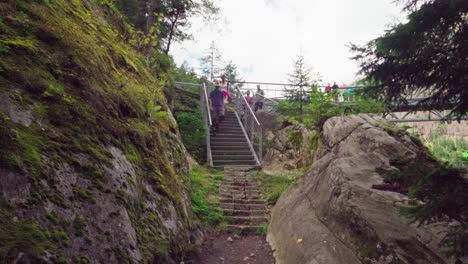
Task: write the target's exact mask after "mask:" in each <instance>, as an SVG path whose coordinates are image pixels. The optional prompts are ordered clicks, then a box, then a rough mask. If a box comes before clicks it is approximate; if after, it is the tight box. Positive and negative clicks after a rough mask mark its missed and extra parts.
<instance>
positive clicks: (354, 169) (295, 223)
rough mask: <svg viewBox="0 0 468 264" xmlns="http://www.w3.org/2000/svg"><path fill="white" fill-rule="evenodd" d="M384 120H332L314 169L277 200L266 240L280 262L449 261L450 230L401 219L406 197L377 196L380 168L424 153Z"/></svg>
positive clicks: (379, 193)
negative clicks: (444, 247)
mask: <svg viewBox="0 0 468 264" xmlns="http://www.w3.org/2000/svg"><path fill="white" fill-rule="evenodd" d="M392 129H393V128H392V126H391V125H390V124H388V123H387V122H386V121H385V120H384V119H382V118H380V117H377V116H369V115H358V116H345V117H333V118H331V119H329V120H328V121H327V122H326V123H325V125H324V127H323V135H324V138H323V141H324V142H323V143H324V144H323V146H322V147H320V149H319V150H318V151H317V154H316V156H315V160H314V163H313V164H312V166H311V167H310V169H309V170H308V171H307V173H306V174H304V175H303V176H302V177H300V178H299V179H298V181H297V182H296V183H295V184H294V185H292V186H291V187H290V188H289V189H288V190H287V191H285V192H284V193H283V195H282V196H281V197H280V199H279V200H278V202H277V204H276V205H275V206H274V208H273V210H272V216H271V222H270V226H269V230H268V235H267V240H268V242H269V243H270V244H271V246H272V248H273V249H274V250H275V257H276V260H277V263H279V264H282V263H313V264H319V263H337V264H338V263H408V264H409V263H446V260H445V259H443V258H442V257H440V256H439V255H438V252H439V251H440V248H439V246H438V244H439V242H440V241H441V239H442V235H441V234H440V233H438V231H441V230H444V227H440V226H430V227H429V226H422V227H416V226H415V225H414V224H413V225H409V224H408V219H406V218H404V217H403V216H401V215H400V206H409V199H408V197H407V196H405V195H403V194H400V193H397V192H389V191H382V190H376V189H374V188H373V186H375V185H379V184H382V181H383V179H382V176H380V175H379V174H378V173H377V169H379V168H383V169H389V168H392V167H393V165H392V164H393V163H394V162H395V161H398V162H399V163H409V162H411V161H414V160H415V159H417V158H418V157H421V156H422V155H425V151H426V150H425V149H424V148H422V147H421V146H420V145H419V144H418V143H417V142H415V141H414V140H413V139H412V138H411V137H409V136H408V135H406V134H405V133H401V134H398V133H392V132H391V131H393V130H392Z"/></svg>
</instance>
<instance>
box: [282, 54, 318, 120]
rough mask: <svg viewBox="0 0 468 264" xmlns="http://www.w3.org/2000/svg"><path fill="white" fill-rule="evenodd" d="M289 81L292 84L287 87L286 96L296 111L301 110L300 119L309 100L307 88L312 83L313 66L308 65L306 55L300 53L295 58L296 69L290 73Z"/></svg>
mask: <svg viewBox="0 0 468 264" xmlns="http://www.w3.org/2000/svg"><path fill="white" fill-rule="evenodd" d="M288 76H289V79H288V82H289V83H290V84H291V85H292V86H291V87H290V88H285V89H284V92H285V96H286V98H287V99H288V101H289V102H290V103H291V104H292V106H293V108H295V109H294V110H295V111H299V117H300V120H299V121H301V120H302V117H303V114H304V110H303V108H304V104H306V103H307V101H308V95H307V91H306V89H307V88H308V87H310V85H311V76H312V68H311V67H308V66H307V65H306V62H305V59H304V55H303V54H302V53H300V54H299V55H297V57H296V59H295V60H294V70H293V72H292V73H291V74H288Z"/></svg>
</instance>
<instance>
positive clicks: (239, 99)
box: [231, 87, 263, 165]
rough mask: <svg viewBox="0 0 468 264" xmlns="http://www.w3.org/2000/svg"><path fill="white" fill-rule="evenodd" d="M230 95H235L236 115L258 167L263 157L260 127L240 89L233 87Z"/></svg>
mask: <svg viewBox="0 0 468 264" xmlns="http://www.w3.org/2000/svg"><path fill="white" fill-rule="evenodd" d="M231 94H234V95H235V96H234V97H233V101H234V104H235V106H236V114H237V116H238V118H239V120H240V121H241V126H242V129H243V130H244V132H245V134H246V137H247V140H248V143H249V146H250V148H251V149H252V152H253V154H254V156H255V160H256V161H257V163H258V165H261V162H262V155H263V153H262V151H263V133H262V126H261V124H260V122H259V121H258V119H257V116H256V115H255V113H254V111H253V110H252V107H251V106H250V105H249V103H248V102H247V100H246V99H245V97H244V95H243V94H242V92H241V91H240V89H239V88H238V87H235V88H234V91H233V92H232V93H231Z"/></svg>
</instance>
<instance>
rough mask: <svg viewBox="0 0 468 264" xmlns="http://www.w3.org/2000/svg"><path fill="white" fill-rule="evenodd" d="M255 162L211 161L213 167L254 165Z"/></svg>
mask: <svg viewBox="0 0 468 264" xmlns="http://www.w3.org/2000/svg"><path fill="white" fill-rule="evenodd" d="M256 164H257V162H256V161H255V160H213V165H223V166H226V165H256Z"/></svg>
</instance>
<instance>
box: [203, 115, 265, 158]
mask: <svg viewBox="0 0 468 264" xmlns="http://www.w3.org/2000/svg"><path fill="white" fill-rule="evenodd" d="M210 145H211V153H212V157H213V166H215V167H224V166H232V165H241V166H242V165H244V166H248V165H250V166H254V165H256V161H255V158H254V156H253V154H252V150H251V149H250V146H249V143H248V142H247V139H246V137H245V134H244V132H243V130H242V127H241V124H240V123H239V120H238V119H237V117H236V115H235V113H234V112H231V111H226V113H225V115H224V119H223V120H222V121H221V123H220V124H219V127H218V130H217V131H216V133H214V131H211V134H210Z"/></svg>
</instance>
